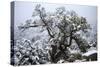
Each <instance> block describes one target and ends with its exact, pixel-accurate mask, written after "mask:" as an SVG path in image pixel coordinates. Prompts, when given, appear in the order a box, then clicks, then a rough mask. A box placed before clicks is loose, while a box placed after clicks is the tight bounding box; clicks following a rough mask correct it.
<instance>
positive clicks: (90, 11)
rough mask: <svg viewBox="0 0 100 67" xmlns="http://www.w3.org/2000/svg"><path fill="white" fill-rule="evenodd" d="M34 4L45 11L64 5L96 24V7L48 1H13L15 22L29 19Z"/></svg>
mask: <svg viewBox="0 0 100 67" xmlns="http://www.w3.org/2000/svg"><path fill="white" fill-rule="evenodd" d="M36 4H41V6H43V7H44V8H45V9H46V11H49V12H51V11H55V9H56V8H58V7H65V8H66V10H74V11H75V12H76V13H78V15H80V16H83V17H86V19H87V21H88V22H89V23H90V24H91V25H96V24H97V7H96V6H85V5H68V4H48V3H33V2H23V1H22V2H19V1H16V2H15V24H17V25H19V23H24V22H25V21H26V20H27V19H30V18H31V16H32V13H33V10H34V7H35V6H36Z"/></svg>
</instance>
